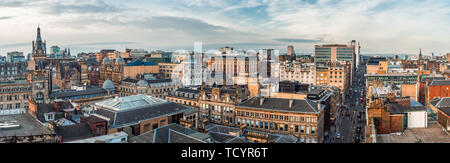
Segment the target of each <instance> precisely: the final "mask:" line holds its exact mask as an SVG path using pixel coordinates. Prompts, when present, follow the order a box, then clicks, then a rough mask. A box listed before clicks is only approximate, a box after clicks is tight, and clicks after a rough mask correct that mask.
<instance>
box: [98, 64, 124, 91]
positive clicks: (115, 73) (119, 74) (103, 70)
mask: <svg viewBox="0 0 450 163" xmlns="http://www.w3.org/2000/svg"><path fill="white" fill-rule="evenodd" d="M124 67H125V61H124V60H123V59H122V58H118V59H114V60H111V59H109V58H104V59H103V61H102V62H101V65H100V79H99V81H98V84H103V83H104V82H105V81H106V80H111V81H112V82H113V83H114V85H115V90H119V85H120V83H121V82H122V80H123V79H124V72H125V70H124ZM100 86H101V85H100Z"/></svg>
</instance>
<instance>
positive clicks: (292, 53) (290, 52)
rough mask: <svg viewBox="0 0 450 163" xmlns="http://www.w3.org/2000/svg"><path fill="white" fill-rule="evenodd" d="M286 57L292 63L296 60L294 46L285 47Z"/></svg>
mask: <svg viewBox="0 0 450 163" xmlns="http://www.w3.org/2000/svg"><path fill="white" fill-rule="evenodd" d="M287 55H288V56H289V57H290V60H292V61H294V60H296V59H297V55H296V54H295V51H294V46H288V47H287Z"/></svg>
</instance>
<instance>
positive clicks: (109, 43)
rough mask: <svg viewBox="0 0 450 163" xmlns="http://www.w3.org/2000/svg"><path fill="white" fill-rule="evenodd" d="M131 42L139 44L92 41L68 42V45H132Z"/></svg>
mask: <svg viewBox="0 0 450 163" xmlns="http://www.w3.org/2000/svg"><path fill="white" fill-rule="evenodd" d="M131 44H137V42H91V43H80V44H68V45H66V46H98V45H131Z"/></svg>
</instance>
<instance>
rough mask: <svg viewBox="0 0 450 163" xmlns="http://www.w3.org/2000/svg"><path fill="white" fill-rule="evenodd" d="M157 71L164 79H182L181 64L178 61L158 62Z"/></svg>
mask: <svg viewBox="0 0 450 163" xmlns="http://www.w3.org/2000/svg"><path fill="white" fill-rule="evenodd" d="M158 65H159V73H160V74H161V77H162V78H164V79H172V80H179V81H180V82H181V81H182V80H183V69H184V68H183V64H180V63H158Z"/></svg>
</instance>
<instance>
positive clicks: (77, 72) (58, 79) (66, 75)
mask: <svg viewBox="0 0 450 163" xmlns="http://www.w3.org/2000/svg"><path fill="white" fill-rule="evenodd" d="M53 83H55V84H56V85H57V86H58V87H60V88H61V90H66V89H71V86H73V85H89V84H90V80H89V77H88V67H87V64H86V62H84V61H79V62H59V63H58V64H57V66H56V76H53Z"/></svg>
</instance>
